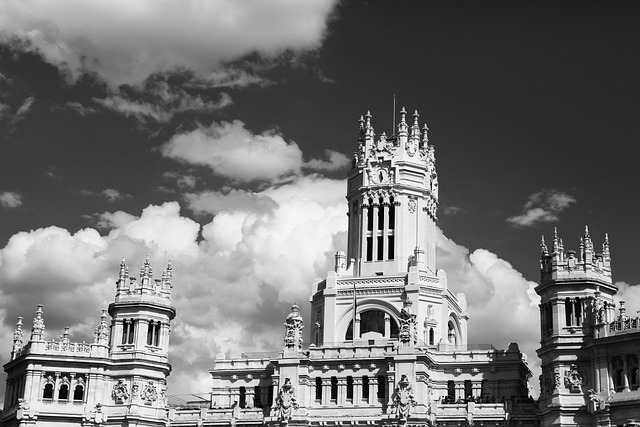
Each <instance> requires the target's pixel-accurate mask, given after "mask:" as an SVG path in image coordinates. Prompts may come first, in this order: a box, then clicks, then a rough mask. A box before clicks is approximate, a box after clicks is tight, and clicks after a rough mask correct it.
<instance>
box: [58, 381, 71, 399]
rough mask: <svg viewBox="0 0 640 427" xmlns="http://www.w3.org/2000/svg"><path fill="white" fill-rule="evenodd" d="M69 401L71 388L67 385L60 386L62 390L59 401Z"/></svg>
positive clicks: (59, 392)
mask: <svg viewBox="0 0 640 427" xmlns="http://www.w3.org/2000/svg"><path fill="white" fill-rule="evenodd" d="M68 399H69V386H68V385H67V384H62V385H61V386H60V390H58V400H68Z"/></svg>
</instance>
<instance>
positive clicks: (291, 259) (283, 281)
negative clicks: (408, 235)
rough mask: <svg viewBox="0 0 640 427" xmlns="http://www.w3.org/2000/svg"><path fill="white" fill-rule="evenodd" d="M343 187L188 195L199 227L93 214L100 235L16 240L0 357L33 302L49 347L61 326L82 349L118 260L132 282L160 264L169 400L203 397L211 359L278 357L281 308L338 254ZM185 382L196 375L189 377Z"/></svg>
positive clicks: (56, 233) (3, 303) (151, 216)
mask: <svg viewBox="0 0 640 427" xmlns="http://www.w3.org/2000/svg"><path fill="white" fill-rule="evenodd" d="M344 188H345V183H344V181H334V180H328V179H325V178H322V177H317V176H310V177H304V178H300V179H299V180H296V181H293V182H290V183H288V184H283V185H279V186H277V187H270V188H267V189H265V190H264V191H262V192H259V193H255V194H247V195H246V197H245V199H244V200H242V197H243V196H242V195H239V194H237V193H238V192H234V191H227V192H226V193H225V192H221V193H219V194H216V195H215V196H214V197H211V195H210V194H209V193H202V194H198V193H193V194H192V195H191V196H190V198H189V204H190V206H194V207H193V209H194V210H195V209H196V208H195V206H199V207H198V208H197V209H200V210H201V211H203V212H204V211H206V212H216V213H217V214H216V215H215V217H214V218H213V220H211V221H210V222H208V223H206V224H204V225H200V224H198V223H197V222H195V221H193V220H192V219H189V218H187V217H185V216H183V215H182V214H181V213H180V206H179V205H178V203H176V202H170V203H165V204H163V205H160V206H149V207H147V208H145V209H144V210H143V211H142V212H141V213H140V215H133V214H131V213H127V212H123V211H116V212H105V213H102V214H97V215H96V216H95V217H94V220H96V221H101V225H100V226H101V227H102V228H106V229H109V231H108V233H107V234H101V233H100V232H99V231H98V230H96V229H92V228H87V229H84V230H80V231H78V232H76V233H70V232H69V231H67V230H64V229H61V228H57V227H47V228H44V229H38V230H34V231H31V232H23V233H18V234H16V235H14V236H12V237H11V238H10V240H9V243H8V244H7V246H6V247H4V248H3V249H0V281H2V283H3V288H2V290H1V291H0V292H1V293H2V295H1V298H0V316H1V315H4V314H6V316H5V319H6V320H5V321H4V323H3V325H2V326H1V327H0V340H2V339H3V338H2V337H6V339H5V341H3V342H0V347H2V348H9V347H10V345H9V342H8V341H6V340H9V339H10V331H11V330H12V329H13V325H14V324H15V319H16V316H24V317H25V318H26V319H30V318H31V317H32V316H33V312H34V311H35V308H36V305H37V304H40V303H42V304H44V305H45V321H46V323H47V337H48V339H51V338H54V337H56V338H57V337H58V335H59V334H60V332H61V330H62V328H63V327H64V326H71V330H72V334H73V337H72V338H73V339H74V340H80V341H82V340H83V339H90V337H91V333H92V330H93V328H95V326H96V322H97V321H98V318H99V314H100V309H102V308H105V307H106V306H107V305H108V303H109V302H110V301H111V299H112V298H113V292H114V281H115V275H116V274H117V269H118V265H119V262H120V259H121V258H122V257H123V256H124V257H126V259H127V260H128V261H129V265H130V268H131V270H132V271H136V270H137V268H138V267H139V265H140V263H141V262H142V261H143V260H144V257H145V255H146V254H149V256H150V258H151V261H152V264H153V267H154V270H155V271H156V272H159V271H161V269H162V268H164V266H165V265H166V263H167V261H168V260H171V261H172V265H173V268H174V277H175V281H174V286H175V288H174V295H173V303H174V305H175V306H176V308H177V310H178V313H179V315H178V317H177V318H176V320H175V322H174V325H173V326H172V329H173V330H174V331H175V332H174V333H173V334H172V336H171V360H172V363H173V365H174V372H175V373H176V375H175V376H173V375H172V377H170V386H171V392H172V393H180V392H187V391H194V390H201V391H206V390H208V389H209V388H210V383H209V378H208V375H207V374H206V372H207V369H208V368H210V366H211V363H212V360H211V355H212V354H216V353H217V352H220V351H225V352H231V353H234V354H238V352H239V351H241V350H264V349H272V348H274V347H278V346H279V344H280V342H281V340H282V336H281V335H282V330H281V329H282V328H281V325H282V319H283V317H284V316H285V315H286V314H287V313H288V310H289V307H290V306H291V304H292V303H293V302H298V303H299V304H301V305H302V306H304V304H303V302H304V301H306V300H307V299H308V296H309V293H310V289H311V286H312V283H313V279H314V278H315V277H319V276H322V275H324V274H326V271H327V270H328V269H329V268H331V266H332V258H333V253H334V252H335V250H337V248H338V247H340V248H342V247H343V246H344V240H345V236H344V234H345V233H344V230H345V227H346V221H345V212H346V206H345V203H344V197H343V191H344ZM220 206H224V210H220ZM265 206H267V207H266V208H265ZM309 241H313V242H314V244H313V245H309V244H308V242H309ZM79 295H82V298H79V297H78V296H79ZM80 301H81V302H80ZM69 307H72V308H73V309H72V310H69ZM3 313H4V314H3ZM26 323H27V324H28V323H29V322H28V321H27V322H26ZM3 344H6V345H3ZM2 357H6V356H5V355H3V356H2ZM194 371H195V372H199V373H200V374H201V375H199V376H195V377H193V376H192V377H191V378H189V375H188V374H187V373H190V372H194Z"/></svg>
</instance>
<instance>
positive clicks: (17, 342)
mask: <svg viewBox="0 0 640 427" xmlns="http://www.w3.org/2000/svg"><path fill="white" fill-rule="evenodd" d="M23 340H24V333H23V332H22V317H18V322H17V323H16V329H15V331H13V352H14V353H18V352H19V351H20V350H21V349H22V346H23V344H24V342H23Z"/></svg>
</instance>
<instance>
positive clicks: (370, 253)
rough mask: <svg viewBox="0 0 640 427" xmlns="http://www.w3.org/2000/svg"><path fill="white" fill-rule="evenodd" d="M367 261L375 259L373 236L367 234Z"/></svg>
mask: <svg viewBox="0 0 640 427" xmlns="http://www.w3.org/2000/svg"><path fill="white" fill-rule="evenodd" d="M367 261H373V236H367Z"/></svg>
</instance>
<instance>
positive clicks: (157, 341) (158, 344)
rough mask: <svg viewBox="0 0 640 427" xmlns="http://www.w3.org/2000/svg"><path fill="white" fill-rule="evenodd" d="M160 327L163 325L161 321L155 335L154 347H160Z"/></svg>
mask: <svg viewBox="0 0 640 427" xmlns="http://www.w3.org/2000/svg"><path fill="white" fill-rule="evenodd" d="M160 327H161V323H160V321H157V322H156V326H155V328H156V330H155V335H154V337H153V345H155V346H156V347H159V346H160Z"/></svg>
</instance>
